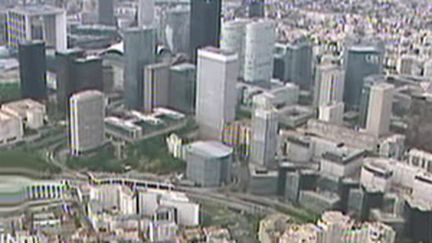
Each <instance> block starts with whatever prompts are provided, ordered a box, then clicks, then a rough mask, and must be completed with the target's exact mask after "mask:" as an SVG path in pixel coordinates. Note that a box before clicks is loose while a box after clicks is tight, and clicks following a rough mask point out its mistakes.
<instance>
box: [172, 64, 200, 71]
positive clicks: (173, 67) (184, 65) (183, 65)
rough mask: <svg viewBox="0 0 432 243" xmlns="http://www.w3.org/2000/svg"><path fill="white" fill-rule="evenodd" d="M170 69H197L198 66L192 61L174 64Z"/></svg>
mask: <svg viewBox="0 0 432 243" xmlns="http://www.w3.org/2000/svg"><path fill="white" fill-rule="evenodd" d="M170 69H171V70H174V71H184V70H195V69H196V67H195V65H193V64H192V63H181V64H177V65H174V66H172V67H171V68H170Z"/></svg>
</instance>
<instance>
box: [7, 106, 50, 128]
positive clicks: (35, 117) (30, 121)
mask: <svg viewBox="0 0 432 243" xmlns="http://www.w3.org/2000/svg"><path fill="white" fill-rule="evenodd" d="M1 109H2V110H3V111H5V112H7V113H9V114H12V115H14V116H17V117H19V118H20V119H21V121H22V122H23V123H24V126H25V127H28V128H30V129H39V128H41V127H42V126H43V125H44V119H45V117H46V107H45V105H44V104H42V103H39V102H37V101H34V100H32V99H24V100H18V101H14V102H10V103H6V104H3V105H2V107H1Z"/></svg>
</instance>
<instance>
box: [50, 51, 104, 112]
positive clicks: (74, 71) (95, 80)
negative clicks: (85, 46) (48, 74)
mask: <svg viewBox="0 0 432 243" xmlns="http://www.w3.org/2000/svg"><path fill="white" fill-rule="evenodd" d="M56 62H57V65H56V74H57V103H58V105H59V108H60V110H63V111H65V112H66V113H67V108H68V102H69V99H70V97H71V95H72V94H74V93H77V92H80V91H84V90H88V89H96V90H99V91H103V68H102V59H101V58H98V57H85V56H84V52H82V51H80V50H68V51H66V52H57V53H56Z"/></svg>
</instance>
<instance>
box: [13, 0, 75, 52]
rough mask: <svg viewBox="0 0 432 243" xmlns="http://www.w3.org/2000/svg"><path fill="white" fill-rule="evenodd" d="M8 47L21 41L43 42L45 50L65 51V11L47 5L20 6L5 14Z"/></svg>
mask: <svg viewBox="0 0 432 243" xmlns="http://www.w3.org/2000/svg"><path fill="white" fill-rule="evenodd" d="M7 35H8V41H7V43H8V47H10V48H12V49H17V48H18V44H19V43H20V42H22V41H26V40H27V41H29V40H43V41H45V45H46V47H47V48H54V49H56V50H57V51H65V50H66V49H67V33H66V11H65V10H63V9H60V8H55V7H52V6H49V5H33V4H29V5H21V6H17V7H15V8H12V9H10V10H9V11H8V13H7Z"/></svg>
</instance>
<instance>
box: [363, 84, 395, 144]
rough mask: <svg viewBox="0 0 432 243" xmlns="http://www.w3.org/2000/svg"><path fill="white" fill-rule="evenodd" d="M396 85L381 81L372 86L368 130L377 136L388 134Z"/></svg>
mask: <svg viewBox="0 0 432 243" xmlns="http://www.w3.org/2000/svg"><path fill="white" fill-rule="evenodd" d="M393 93H394V86H393V85H391V84H388V83H379V84H376V85H374V86H372V88H371V93H370V99H369V110H368V116H367V122H366V132H367V133H369V134H372V135H374V136H376V137H379V136H382V135H385V134H388V132H389V128H390V118H391V115H392V105H393Z"/></svg>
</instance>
